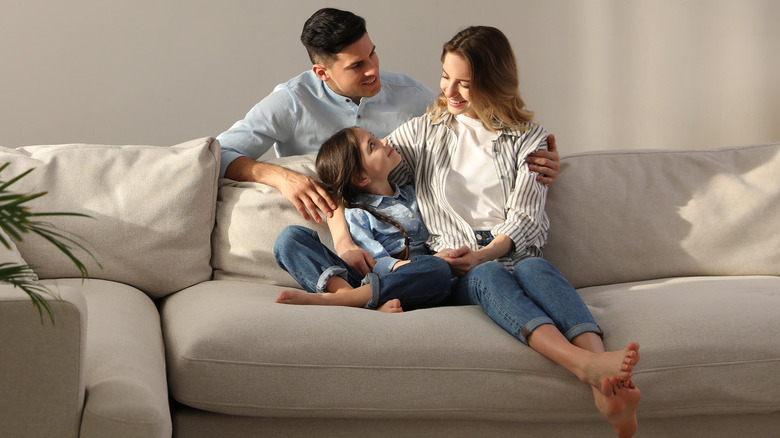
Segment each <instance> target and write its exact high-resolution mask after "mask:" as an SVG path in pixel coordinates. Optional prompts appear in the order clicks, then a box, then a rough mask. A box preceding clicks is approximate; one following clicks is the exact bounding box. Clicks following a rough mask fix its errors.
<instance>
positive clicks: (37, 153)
mask: <svg viewBox="0 0 780 438" xmlns="http://www.w3.org/2000/svg"><path fill="white" fill-rule="evenodd" d="M219 156H220V154H219V144H218V143H217V142H216V140H214V139H210V138H204V139H199V140H192V141H189V142H186V143H182V144H179V145H175V146H170V147H158V146H134V145H128V146H108V145H85V144H70V145H51V146H28V147H22V148H18V149H8V148H0V163H4V162H10V163H11V165H10V166H9V167H8V168H7V169H6V170H5V171H4V174H3V176H4V177H6V178H9V177H10V176H12V175H18V174H20V173H22V172H23V171H25V170H27V169H30V168H35V170H34V171H33V172H31V173H30V174H28V175H27V176H26V177H24V178H23V179H22V180H20V181H19V182H17V183H16V184H15V185H14V188H15V189H16V190H19V191H25V192H40V191H46V192H48V194H47V195H45V196H43V197H41V198H38V199H36V200H34V201H32V202H31V203H30V206H31V208H32V209H33V211H36V212H44V211H62V212H76V213H83V214H86V215H89V216H91V217H92V218H91V219H87V218H82V217H47V218H45V220H46V221H47V222H50V223H52V224H54V225H56V226H57V227H58V228H59V229H60V230H62V231H63V232H64V233H65V234H66V235H68V236H76V239H77V240H78V241H79V242H81V243H83V244H84V246H86V247H87V248H88V249H89V250H90V251H91V252H92V253H93V254H94V256H95V258H96V259H97V262H98V263H100V265H102V269H101V268H100V267H98V265H97V264H96V263H95V261H93V260H92V259H90V258H89V256H87V255H86V253H84V252H82V251H80V250H77V251H76V253H77V255H78V256H79V258H80V259H81V260H82V261H83V262H85V263H86V265H87V267H88V270H89V274H90V276H91V277H92V278H101V279H106V280H114V281H118V282H122V283H126V284H130V285H133V286H135V287H137V288H139V289H141V290H143V291H144V292H146V293H148V294H149V295H150V296H152V297H155V298H157V297H161V296H164V295H167V294H169V293H172V292H175V291H177V290H180V289H183V288H185V287H187V286H190V285H192V284H195V283H198V282H200V281H204V280H207V279H209V278H210V277H211V267H210V263H209V259H210V256H211V246H210V233H211V229H212V227H213V224H214V208H215V207H214V203H215V200H216V193H217V179H218V178H217V176H218V171H219ZM17 246H18V248H19V251H20V252H21V254H22V256H23V257H24V259H25V260H26V261H27V262H29V263H30V264H32V265H34V266H35V267H36V272H37V274H38V276H39V277H41V278H63V277H78V276H79V272H78V270H77V269H76V267H75V266H74V265H73V263H71V261H70V260H69V259H68V258H66V257H65V256H64V255H62V254H61V253H60V252H59V251H58V250H57V249H56V248H54V247H53V246H52V245H51V244H50V243H49V242H47V241H45V240H43V239H42V238H39V237H38V236H29V237H28V236H25V238H24V241H22V242H19V243H18V245H17Z"/></svg>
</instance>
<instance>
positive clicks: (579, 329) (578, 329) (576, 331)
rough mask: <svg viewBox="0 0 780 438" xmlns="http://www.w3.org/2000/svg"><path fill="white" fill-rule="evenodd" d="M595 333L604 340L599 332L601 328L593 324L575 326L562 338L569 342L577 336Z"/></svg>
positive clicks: (602, 334) (585, 323)
mask: <svg viewBox="0 0 780 438" xmlns="http://www.w3.org/2000/svg"><path fill="white" fill-rule="evenodd" d="M588 332H591V333H595V334H597V335H599V337H601V338H604V333H603V332H602V331H601V327H599V326H598V325H597V324H594V323H592V322H583V323H582V324H577V325H575V326H574V327H572V328H571V329H569V331H567V332H566V333H564V334H563V336H565V337H566V339H568V340H569V342H571V340H572V339H574V338H576V337H577V336H579V335H581V334H583V333H588Z"/></svg>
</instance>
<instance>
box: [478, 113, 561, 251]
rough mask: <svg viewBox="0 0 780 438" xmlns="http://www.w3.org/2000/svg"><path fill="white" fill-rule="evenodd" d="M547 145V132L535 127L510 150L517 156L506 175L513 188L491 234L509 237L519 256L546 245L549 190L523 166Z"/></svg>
mask: <svg viewBox="0 0 780 438" xmlns="http://www.w3.org/2000/svg"><path fill="white" fill-rule="evenodd" d="M546 144H547V132H546V131H545V130H544V128H542V127H540V126H538V125H537V126H535V127H534V128H532V129H531V130H529V131H528V132H526V133H525V135H523V137H522V138H517V139H515V140H514V143H512V144H511V150H512V151H513V153H514V154H516V155H517V158H516V160H514V163H515V166H516V167H515V168H514V169H511V168H510V169H505V171H506V172H507V174H514V184H513V185H512V186H511V189H509V190H508V193H507V197H506V203H505V204H504V212H505V219H504V222H502V223H501V224H498V225H497V226H495V227H494V228H493V229H492V230H490V231H491V232H492V233H493V235H494V236H497V235H499V234H506V235H507V236H509V237H510V238H511V239H512V241H513V242H514V244H515V251H518V252H525V251H526V249H527V248H529V247H537V248H541V247H542V246H544V244H545V243H546V241H547V229H548V228H549V221H548V219H547V215H546V213H545V211H544V208H545V204H546V201H547V190H548V186H547V185H546V184H543V183H541V182H539V181H538V180H537V178H536V174H535V173H534V172H532V171H531V170H530V169H529V167H528V163H527V162H526V157H527V156H528V155H529V154H530V153H532V152H534V151H536V150H545V149H546V147H547V146H546ZM507 151H509V149H507ZM500 163H502V164H509V163H510V160H501V161H500Z"/></svg>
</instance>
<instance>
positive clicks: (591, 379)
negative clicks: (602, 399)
mask: <svg viewBox="0 0 780 438" xmlns="http://www.w3.org/2000/svg"><path fill="white" fill-rule="evenodd" d="M594 355H595V356H594V359H593V360H590V361H588V362H586V363H584V364H583V366H582V370H581V372H580V374H578V375H579V377H580V380H582V381H583V382H585V383H588V384H590V385H591V386H593V387H595V388H597V389H598V390H599V391H601V393H602V394H604V395H610V394H611V393H612V392H613V385H612V384H611V383H610V381H611V380H614V379H617V380H619V381H621V382H624V383H625V382H628V381H629V380H630V379H631V377H632V376H633V375H634V366H635V365H636V364H637V363H638V362H639V344H638V343H636V342H631V343H630V344H628V347H626V348H624V349H622V350H618V351H606V352H604V353H594Z"/></svg>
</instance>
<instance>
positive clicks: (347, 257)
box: [338, 243, 376, 276]
mask: <svg viewBox="0 0 780 438" xmlns="http://www.w3.org/2000/svg"><path fill="white" fill-rule="evenodd" d="M338 255H339V257H341V259H342V260H344V261H345V262H346V263H347V264H348V265H349V266H352V268H353V269H355V270H356V271H358V273H360V275H363V276H365V275H366V274H368V273H369V272H371V270H372V269H373V268H374V265H375V264H376V261H375V260H374V258H373V257H371V254H370V253H369V252H368V251H366V250H364V249H363V248H361V247H359V246H357V245H355V244H354V243H353V244H352V247H351V248H349V249H345V250H343V251H341V252H339V253H338Z"/></svg>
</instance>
